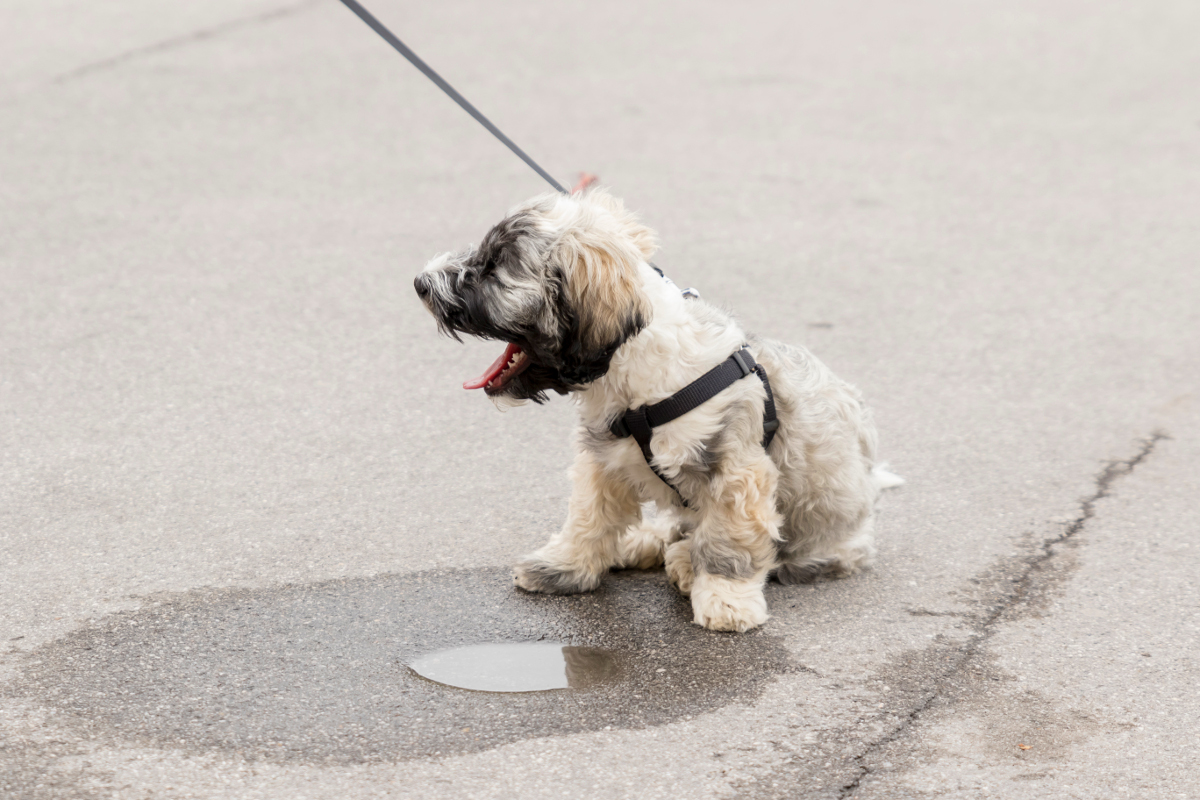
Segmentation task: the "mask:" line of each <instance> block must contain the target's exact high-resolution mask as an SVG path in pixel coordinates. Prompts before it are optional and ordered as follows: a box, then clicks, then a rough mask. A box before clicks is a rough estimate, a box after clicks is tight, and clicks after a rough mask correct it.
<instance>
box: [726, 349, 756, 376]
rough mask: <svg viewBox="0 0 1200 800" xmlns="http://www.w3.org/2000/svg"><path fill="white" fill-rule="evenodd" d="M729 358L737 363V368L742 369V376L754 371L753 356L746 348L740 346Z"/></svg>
mask: <svg viewBox="0 0 1200 800" xmlns="http://www.w3.org/2000/svg"><path fill="white" fill-rule="evenodd" d="M730 358H732V359H733V362H734V363H735V364H737V365H738V369H740V370H741V371H742V377H743V378H744V377H746V376H747V375H749V374H750V373H751V372H754V366H753V364H754V357H753V356H751V355H750V353H749V352H747V350H746V348H744V347H743V348H742V349H741V350H738V351H737V352H736V353H734V354H733V355H732V356H730Z"/></svg>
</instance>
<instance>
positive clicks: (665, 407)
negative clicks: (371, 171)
mask: <svg viewBox="0 0 1200 800" xmlns="http://www.w3.org/2000/svg"><path fill="white" fill-rule="evenodd" d="M342 3H343V4H344V5H345V6H346V8H348V9H350V10H351V11H353V12H354V13H355V14H357V15H358V18H359V19H361V20H362V21H363V22H365V23H367V25H368V26H369V27H370V28H371V30H373V31H375V32H376V33H378V34H379V35H380V36H381V37H383V40H384V41H385V42H387V43H388V44H390V45H391V46H392V47H394V48H395V49H396V51H397V52H398V53H400V55H402V56H404V57H405V58H407V59H408V60H409V61H410V62H412V65H413V66H414V67H416V68H417V69H419V70H421V72H422V73H424V75H425V77H427V78H429V80H431V81H433V82H434V84H436V85H437V87H438V88H439V89H441V90H442V91H443V92H445V93H446V94H447V95H449V96H450V99H451V100H453V101H454V102H456V103H458V104H459V105H460V106H461V107H462V109H463V110H464V111H466V112H467V113H468V114H470V115H471V116H472V117H474V118H475V120H476V121H477V122H478V123H479V124H480V125H482V126H483V127H485V128H487V129H488V131H490V132H491V134H492V135H493V136H495V137H496V138H497V139H499V140H500V141H501V142H503V143H504V145H505V146H506V147H508V149H509V150H512V151H513V152H514V153H516V155H517V157H518V158H520V159H521V160H522V161H524V162H525V163H526V164H528V165H529V166H530V167H532V168H533V171H534V172H536V173H537V174H538V175H541V176H542V177H543V178H545V179H546V182H547V183H549V184H550V185H551V186H553V187H554V188H555V189H556V190H558V191H560V192H562V193H563V194H570V193H569V192H568V191H567V190H566V189H565V188H564V187H563V185H562V184H561V183H559V182H558V181H556V180H554V178H552V177H550V173H548V172H546V170H544V169H542V168H541V167H540V166H538V163H537V162H536V161H534V160H533V159H532V158H530V157H529V156H528V155H527V154H526V153H525V151H524V150H522V149H521V148H519V147H517V145H516V143H515V142H514V141H513V140H512V139H509V138H508V137H507V136H505V135H504V133H503V132H502V131H501V130H500V129H499V128H497V127H496V126H495V125H493V124H492V121H491V120H489V119H488V118H487V117H485V116H484V115H483V114H481V113H480V112H479V109H477V108H475V106H473V105H471V103H470V102H469V101H468V100H467V98H465V97H463V96H462V95H461V94H459V93H458V91H457V90H456V89H455V88H454V87H453V86H451V85H450V84H448V83H446V80H445V79H444V78H443V77H442V76H441V75H438V74H437V73H436V72H434V71H433V68H432V67H430V66H429V65H428V64H426V63H425V62H424V61H422V60H421V58H420V56H418V55H417V54H416V53H414V52H413V51H412V50H411V49H410V48H409V47H408V45H406V44H405V43H404V42H402V41H400V40H399V39H398V38H396V34H394V33H392V32H391V31H390V30H388V29H387V27H385V26H384V24H383V23H382V22H380V21H379V20H377V19H376V18H375V16H374V15H373V14H372V13H371V12H370V11H367V10H366V9H365V8H363V7H362V6H361V5H360V4H359V3H358V2H357V0H342ZM650 266H651V267H652V268H653V269H654V271H655V272H657V273H658V274H659V275H660V276H661V277H662V278H663V279H664V280H668V281H669V279H668V278H667V276H666V275H663V271H662V270H661V269H659V268H658V267H657V266H655V265H654V264H653V263H651V264H650ZM683 296H684V297H699V296H700V294H699V292H697V291H696V290H695V289H684V290H683ZM752 372H753V373H754V374H755V375H757V376H758V377H759V378H760V379H761V380H762V382H763V387H764V388H765V389H766V390H767V401H766V405H765V406H764V408H763V431H764V436H763V442H762V446H763V449H766V448H767V447H769V446H770V444H771V440H772V439H773V438H775V431H776V430H778V428H779V420H778V419H776V418H775V398H774V395H772V394H771V382H770V381H768V380H767V372H766V370H764V369H763V367H762V365H761V364H757V363H755V361H754V358H753V357H752V356H751V355H750V351H749V350H747V349H746V348H744V347H743V348H742V349H741V350H738V351H737V352H736V353H734V354H733V355H731V356H730V357H729V358H727V359H726V360H725V361H723V362H721V363H720V364H719V365H717V366H716V367H714V368H713V369H711V370H709V371H708V372H706V373H705V374H704V375H702V376H700V377H699V378H698V379H696V380H695V381H693V382H692V383H690V384H688V385H687V386H685V387H684V388H683V389H681V390H679V391H678V392H676V393H675V394H674V395H672V396H671V397H668V398H667V399H666V400H663V401H662V402H661V403H655V404H654V405H652V406H642V407H641V408H638V409H633V410H630V411H626V412H625V413H624V414H623V415H621V416H620V417H617V419H616V420H615V421H614V422H613V424H612V428H611V430H612V433H613V435H614V436H616V437H617V438H624V437H626V436H633V437H634V439H636V440H637V443H638V445H639V446H640V447H641V448H642V455H644V456H645V457H646V464H647V465H648V466H649V467H650V469H652V470H654V474H655V475H657V476H658V477H659V478H661V479H662V482H663V483H665V484H667V486H670V487H671V488H672V489H673V490H674V491H675V494H677V495H679V499H680V501H681V502H682V503H683V505H684V506H687V504H688V503H687V500H686V499H685V498H684V496H683V495H682V494H679V490H678V489H676V488H675V487H674V486H673V485H672V484H671V482H670V481H668V480H667V479H666V477H664V476H663V474H662V473H661V472H659V470H658V468H657V467H655V466H654V463H653V460H654V454H653V453H652V452H651V451H650V437H651V435H652V429H653V428H654V427H655V426H658V425H663V424H666V423H668V422H670V421H671V420H673V419H676V418H677V417H681V416H683V415H684V414H686V413H687V412H689V411H691V410H692V409H693V408H695V407H696V406H698V405H700V404H701V403H704V402H705V401H707V400H709V399H711V398H713V397H715V396H716V395H717V394H718V393H720V392H721V391H722V390H723V389H725V388H726V387H728V386H730V385H731V384H732V383H733V382H734V381H737V380H741V379H742V378H744V377H746V376H747V375H749V374H750V373H752Z"/></svg>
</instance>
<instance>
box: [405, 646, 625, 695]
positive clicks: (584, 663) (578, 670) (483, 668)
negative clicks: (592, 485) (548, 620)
mask: <svg viewBox="0 0 1200 800" xmlns="http://www.w3.org/2000/svg"><path fill="white" fill-rule="evenodd" d="M409 668H410V669H412V671H413V672H415V673H417V674H418V675H420V676H421V677H423V678H426V679H428V680H431V681H434V682H435V683H442V684H445V685H447V686H457V687H458V688H460V689H472V690H474V691H477V692H540V691H546V690H548V689H587V688H590V687H592V686H597V685H599V684H602V683H606V682H608V681H611V680H614V679H615V678H616V677H617V673H618V669H617V662H616V659H615V658H613V656H612V654H611V653H609V652H608V651H607V650H602V649H600V648H597V647H572V646H570V645H562V644H553V643H547V642H525V643H519V644H514V643H507V644H474V645H469V646H467V647H455V648H453V649H450V650H439V651H438V652H436V653H429V654H428V655H424V656H421V657H420V658H418V659H416V660H415V661H413V662H412V663H411V664H409Z"/></svg>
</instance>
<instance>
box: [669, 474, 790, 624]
mask: <svg viewBox="0 0 1200 800" xmlns="http://www.w3.org/2000/svg"><path fill="white" fill-rule="evenodd" d="M777 478H778V471H777V470H776V468H775V465H774V464H772V463H771V461H770V459H769V458H767V456H766V455H765V454H762V455H761V456H760V457H759V458H757V459H754V460H753V461H751V463H749V464H747V465H746V466H744V467H739V466H732V465H731V466H728V467H725V469H723V470H721V472H720V473H719V474H717V475H714V476H713V477H712V479H711V480H710V482H709V484H708V487H707V488H708V491H707V492H706V493H705V494H704V496H703V497H702V498H701V502H700V508H699V511H700V514H701V518H700V523H699V525H698V526H697V527H696V530H695V531H694V532H693V533H692V537H691V540H690V541H691V545H690V547H689V555H690V563H691V569H692V573H693V576H694V577H693V580H692V586H691V598H692V611H693V612H694V614H695V622H696V624H697V625H703V626H704V627H706V628H710V629H712V630H718V631H746V630H750V629H751V628H756V627H758V626H759V625H762V624H763V623H764V622H766V621H767V601H766V599H765V598H764V597H763V584H764V583H765V582H766V579H767V574H768V573H769V572H770V570H771V569H773V568H774V567H775V565H776V561H775V557H776V552H777V549H778V540H779V526H780V523H781V522H782V518H781V517H780V516H779V513H778V511H776V509H775V485H776V481H777ZM681 555H682V554H681ZM670 556H671V553H668V557H670Z"/></svg>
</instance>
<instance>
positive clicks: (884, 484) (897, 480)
mask: <svg viewBox="0 0 1200 800" xmlns="http://www.w3.org/2000/svg"><path fill="white" fill-rule="evenodd" d="M871 477H872V478H873V479H874V480H875V485H876V486H878V487H879V488H880V489H894V488H896V487H897V486H903V485H904V478H901V477H900V476H899V475H897V474H896V473H894V472H889V471H888V468H887V464H876V465H875V466H874V467H872V468H871Z"/></svg>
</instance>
